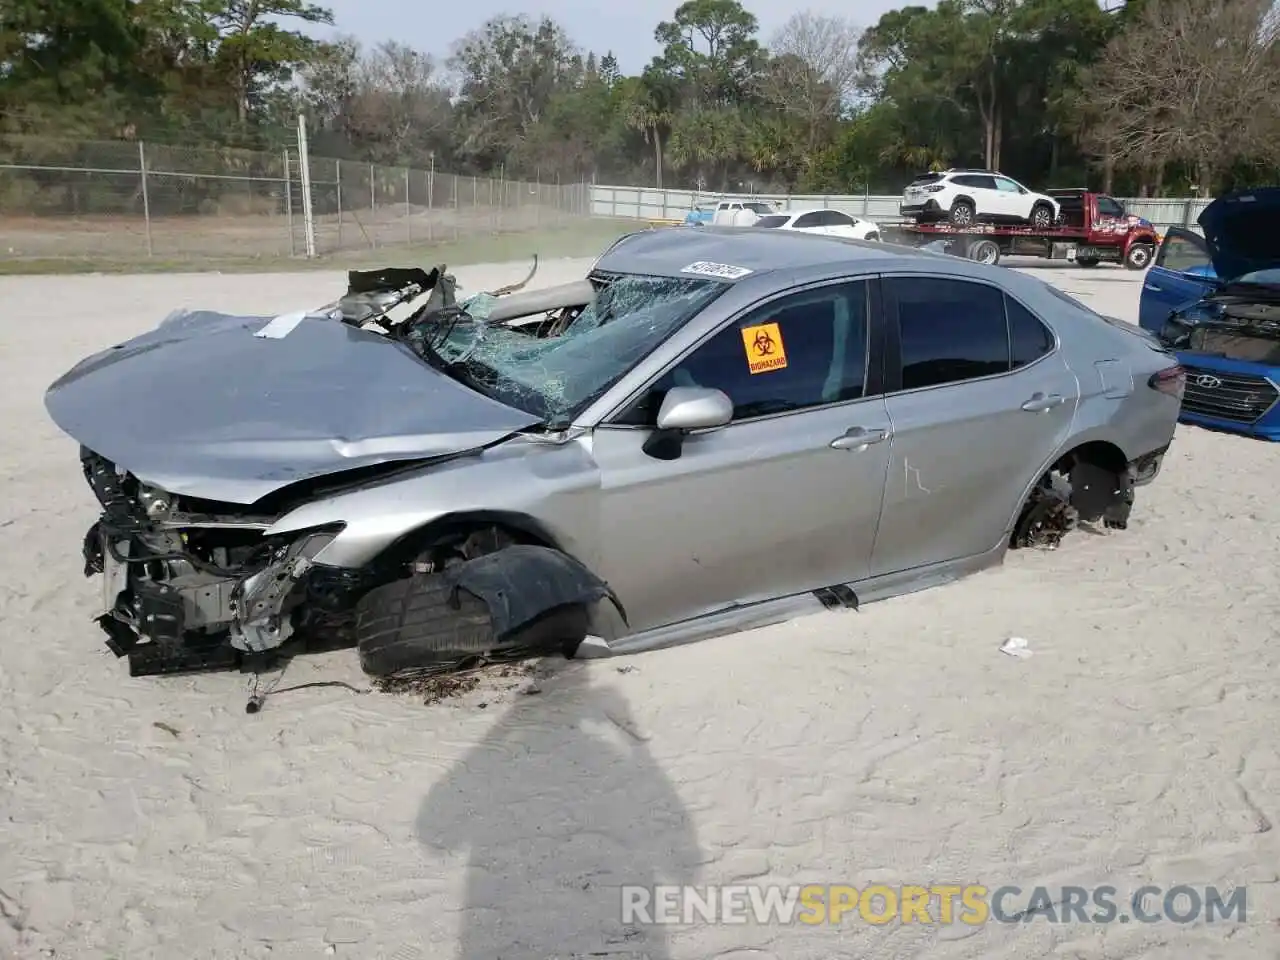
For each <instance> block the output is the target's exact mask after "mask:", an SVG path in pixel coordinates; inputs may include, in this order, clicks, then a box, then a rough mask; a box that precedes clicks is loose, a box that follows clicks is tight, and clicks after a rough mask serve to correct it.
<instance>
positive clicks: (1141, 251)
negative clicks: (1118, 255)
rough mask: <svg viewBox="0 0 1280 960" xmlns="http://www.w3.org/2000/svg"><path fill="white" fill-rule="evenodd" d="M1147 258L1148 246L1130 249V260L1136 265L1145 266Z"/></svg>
mask: <svg viewBox="0 0 1280 960" xmlns="http://www.w3.org/2000/svg"><path fill="white" fill-rule="evenodd" d="M1147 259H1148V254H1147V248H1146V247H1134V248H1133V249H1132V250H1130V251H1129V262H1130V263H1132V264H1133V265H1134V266H1135V267H1145V266H1146V265H1147Z"/></svg>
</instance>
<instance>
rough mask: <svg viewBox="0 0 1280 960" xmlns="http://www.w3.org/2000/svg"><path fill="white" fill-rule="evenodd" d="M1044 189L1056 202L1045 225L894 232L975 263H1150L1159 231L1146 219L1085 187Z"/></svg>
mask: <svg viewBox="0 0 1280 960" xmlns="http://www.w3.org/2000/svg"><path fill="white" fill-rule="evenodd" d="M1048 194H1049V196H1051V197H1053V198H1054V199H1055V200H1057V201H1058V203H1059V204H1060V205H1061V213H1060V215H1059V217H1058V220H1057V222H1056V223H1055V224H1054V225H1053V226H1052V227H1049V228H1047V229H1046V228H1037V227H1030V226H1028V227H1019V226H999V225H994V224H973V225H971V226H965V227H960V226H956V225H954V224H950V223H911V224H904V225H903V226H901V227H898V228H897V230H896V231H894V232H895V233H899V232H900V234H901V237H902V241H903V242H906V243H910V244H914V245H916V246H923V245H924V244H927V243H934V242H937V241H944V242H945V244H946V247H947V252H948V253H952V254H954V255H956V256H961V257H964V256H967V257H969V258H970V259H971V260H977V261H978V262H980V263H999V262H1000V257H1001V256H1006V255H1007V256H1015V255H1016V256H1025V257H1044V258H1046V259H1055V258H1061V259H1066V260H1074V261H1075V262H1076V263H1077V264H1078V265H1080V266H1082V267H1096V266H1097V265H1098V264H1099V263H1103V262H1107V263H1123V264H1124V265H1125V266H1126V267H1128V268H1129V269H1130V270H1145V269H1146V268H1147V267H1148V266H1150V265H1151V261H1152V259H1153V258H1154V257H1155V252H1156V248H1157V247H1158V246H1159V243H1160V238H1159V235H1158V234H1157V233H1156V229H1155V227H1154V226H1153V225H1152V224H1151V223H1150V222H1149V221H1147V220H1144V219H1143V218H1142V217H1135V216H1133V215H1132V214H1130V213H1128V212H1127V211H1126V210H1125V208H1124V204H1122V203H1121V202H1120V201H1119V200H1117V199H1115V198H1114V197H1109V196H1107V195H1106V194H1102V193H1091V192H1089V191H1088V190H1049V191H1048ZM885 232H886V234H888V231H887V230H886V231H885ZM886 239H888V236H886Z"/></svg>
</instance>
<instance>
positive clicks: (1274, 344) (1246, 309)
mask: <svg viewBox="0 0 1280 960" xmlns="http://www.w3.org/2000/svg"><path fill="white" fill-rule="evenodd" d="M1160 339H1161V341H1162V342H1163V343H1164V344H1165V345H1166V346H1168V347H1170V348H1172V349H1175V350H1187V351H1191V352H1194V353H1204V354H1209V355H1211V356H1215V357H1223V358H1225V359H1228V360H1245V361H1250V362H1253V363H1265V364H1277V365H1280V289H1277V288H1276V287H1264V286H1260V285H1258V286H1255V285H1251V284H1241V285H1234V286H1232V285H1229V286H1228V287H1227V288H1226V289H1225V290H1223V291H1222V292H1221V293H1217V294H1214V295H1212V296H1209V297H1206V298H1205V299H1203V300H1201V301H1199V302H1197V303H1195V304H1194V305H1192V306H1190V307H1188V308H1186V309H1184V310H1180V311H1178V312H1177V313H1175V314H1174V315H1173V316H1171V317H1170V318H1169V321H1168V323H1166V324H1165V328H1164V330H1163V331H1161V334H1160Z"/></svg>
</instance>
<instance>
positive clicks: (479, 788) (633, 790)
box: [416, 660, 699, 960]
mask: <svg viewBox="0 0 1280 960" xmlns="http://www.w3.org/2000/svg"><path fill="white" fill-rule="evenodd" d="M554 662H555V663H558V664H559V665H560V668H559V670H558V672H556V673H554V674H552V675H551V676H550V677H549V678H548V679H546V680H544V681H543V682H542V683H541V685H540V689H539V693H538V695H537V696H521V697H519V699H518V700H517V701H516V702H515V703H514V704H513V705H512V706H511V707H510V708H509V709H507V711H506V712H505V714H503V716H501V717H500V718H499V719H498V721H497V722H496V723H494V725H493V726H492V727H491V728H490V730H489V731H488V733H487V735H486V736H485V738H484V739H483V740H482V741H480V742H479V743H476V744H475V745H474V746H472V747H471V748H470V749H469V750H468V751H467V752H466V754H465V755H464V756H463V757H462V758H461V759H460V760H459V761H458V762H456V763H455V764H453V766H452V767H451V768H450V769H449V770H448V771H447V772H446V773H445V774H444V775H443V776H442V777H441V779H440V780H438V781H437V782H436V783H435V784H434V785H433V786H432V788H431V789H430V791H429V792H428V793H427V795H426V796H425V797H424V798H423V800H422V804H421V807H420V809H419V812H418V818H417V823H416V831H417V836H418V839H419V841H420V842H421V843H422V844H423V846H424V847H425V848H427V851H428V853H430V854H433V855H436V856H439V855H440V854H441V853H449V852H451V853H462V852H464V851H465V853H466V856H467V859H468V866H467V877H466V890H465V901H464V903H463V904H462V910H461V913H460V914H459V915H457V919H456V920H454V919H453V918H451V919H450V922H456V923H458V925H459V927H460V929H459V931H458V946H457V949H456V951H455V952H454V954H453V956H454V957H456V958H458V960H494V958H495V957H508V956H510V957H528V958H530V960H535V958H537V960H541V958H550V957H563V958H569V957H574V958H576V957H579V956H582V957H586V956H606V955H607V956H609V957H610V958H613V960H623V958H634V960H640V958H645V960H664V958H667V957H669V956H670V950H669V944H668V939H667V935H666V928H664V927H663V926H655V925H651V924H642V923H637V922H630V923H627V922H624V919H626V918H624V916H623V892H622V889H621V888H622V887H623V886H628V885H642V886H645V887H650V888H651V887H653V886H654V885H656V884H691V883H693V882H695V877H696V875H697V871H698V862H699V848H698V841H697V836H696V833H695V830H694V826H693V821H692V818H691V816H690V814H689V813H688V811H687V810H686V809H685V807H684V804H683V802H682V801H681V798H680V796H679V794H678V793H677V791H676V789H675V787H674V785H673V784H672V782H671V781H670V779H669V778H668V777H667V775H666V774H665V773H664V771H663V769H662V767H661V765H660V764H659V763H658V762H657V761H656V760H655V759H654V757H653V756H652V754H651V753H650V750H649V743H648V736H647V734H645V733H644V732H643V731H642V730H641V729H639V728H638V727H637V725H636V722H635V720H634V719H633V717H632V713H631V709H630V706H629V704H628V702H627V699H626V697H625V695H624V694H623V693H622V692H621V691H620V690H619V689H617V686H616V684H617V681H618V670H617V668H616V667H614V666H611V665H609V664H608V663H605V662H587V661H569V662H567V663H566V662H565V661H563V660H556V661H554ZM548 663H552V661H550V660H549V661H548ZM629 919H631V920H632V921H635V920H636V919H637V918H635V917H632V918H629ZM639 919H641V920H643V917H640V918H639Z"/></svg>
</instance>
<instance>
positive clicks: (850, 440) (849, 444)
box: [830, 427, 889, 450]
mask: <svg viewBox="0 0 1280 960" xmlns="http://www.w3.org/2000/svg"><path fill="white" fill-rule="evenodd" d="M888 436H889V431H888V430H867V429H865V428H863V427H850V428H849V429H848V430H846V431H845V432H844V434H843V435H842V436H839V437H836V438H835V439H834V440H832V441H831V443H830V446H831V449H833V450H862V449H864V448H866V447H868V446H870V445H871V444H873V443H879V442H880V441H881V440H885V439H887V438H888Z"/></svg>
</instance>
